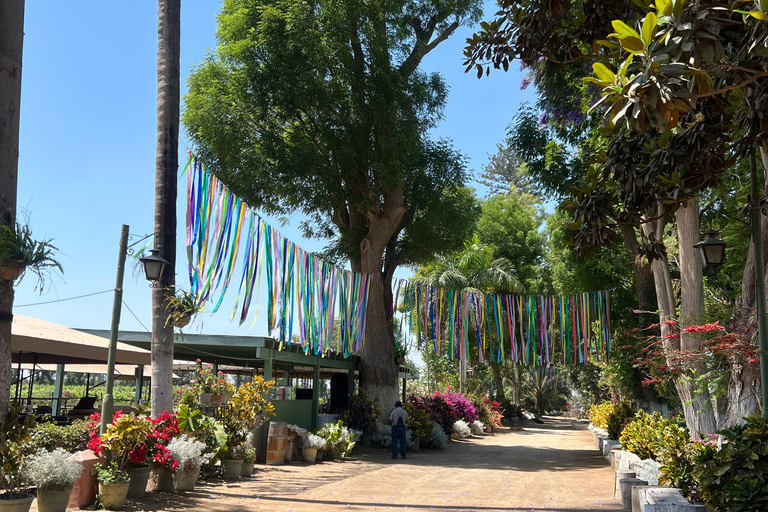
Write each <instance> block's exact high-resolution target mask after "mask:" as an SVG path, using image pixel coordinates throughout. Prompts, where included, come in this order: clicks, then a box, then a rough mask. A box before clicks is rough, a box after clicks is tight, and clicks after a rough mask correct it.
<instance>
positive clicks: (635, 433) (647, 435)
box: [619, 411, 670, 461]
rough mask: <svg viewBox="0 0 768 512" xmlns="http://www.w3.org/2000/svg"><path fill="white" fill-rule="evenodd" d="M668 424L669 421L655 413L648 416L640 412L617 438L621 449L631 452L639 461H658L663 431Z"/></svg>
mask: <svg viewBox="0 0 768 512" xmlns="http://www.w3.org/2000/svg"><path fill="white" fill-rule="evenodd" d="M669 424H670V422H669V420H668V419H666V418H664V417H663V416H662V415H661V414H659V413H657V412H655V413H653V414H648V413H647V412H645V411H640V412H638V413H637V414H635V417H634V418H633V419H632V421H630V422H629V424H627V426H626V427H624V431H623V432H622V433H621V437H619V442H620V443H621V449H622V450H626V451H628V452H632V453H634V454H635V455H637V456H638V457H640V458H641V459H654V460H657V461H658V460H659V457H660V453H661V448H662V442H663V435H664V429H665V428H666V427H667V426H668V425H669Z"/></svg>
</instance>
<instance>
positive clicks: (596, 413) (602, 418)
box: [588, 401, 613, 429]
mask: <svg viewBox="0 0 768 512" xmlns="http://www.w3.org/2000/svg"><path fill="white" fill-rule="evenodd" d="M612 410H613V404H612V403H611V402H610V401H605V402H601V403H599V404H593V405H591V406H590V407H589V413H588V417H589V421H591V422H592V424H593V425H594V426H595V427H597V428H603V429H605V428H608V421H607V420H608V415H609V414H610V413H611V411H612Z"/></svg>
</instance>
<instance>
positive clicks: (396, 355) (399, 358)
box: [392, 344, 408, 366]
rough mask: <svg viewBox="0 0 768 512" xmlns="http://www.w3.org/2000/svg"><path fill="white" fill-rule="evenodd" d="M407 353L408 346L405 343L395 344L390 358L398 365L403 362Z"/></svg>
mask: <svg viewBox="0 0 768 512" xmlns="http://www.w3.org/2000/svg"><path fill="white" fill-rule="evenodd" d="M407 353H408V347H406V346H405V345H397V344H396V345H395V350H393V351H392V359H393V360H394V361H395V363H396V364H397V365H398V366H402V365H404V364H405V354H407Z"/></svg>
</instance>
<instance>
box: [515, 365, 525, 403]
mask: <svg viewBox="0 0 768 512" xmlns="http://www.w3.org/2000/svg"><path fill="white" fill-rule="evenodd" d="M512 387H513V388H514V389H515V405H516V406H518V407H520V404H521V403H522V401H523V398H522V394H523V375H522V366H521V365H520V364H515V365H514V371H513V385H512Z"/></svg>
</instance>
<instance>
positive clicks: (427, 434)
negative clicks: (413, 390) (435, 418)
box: [403, 404, 432, 444]
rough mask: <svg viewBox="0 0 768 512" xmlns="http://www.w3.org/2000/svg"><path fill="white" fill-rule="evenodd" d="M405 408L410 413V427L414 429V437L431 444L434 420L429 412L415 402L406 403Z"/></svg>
mask: <svg viewBox="0 0 768 512" xmlns="http://www.w3.org/2000/svg"><path fill="white" fill-rule="evenodd" d="M403 409H405V412H407V413H408V428H409V429H411V431H413V437H415V438H416V439H419V440H420V441H421V442H423V443H425V444H429V442H430V441H432V421H431V420H430V419H429V414H428V413H427V412H426V411H425V410H423V409H418V408H417V407H416V406H415V405H413V404H405V405H403Z"/></svg>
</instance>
